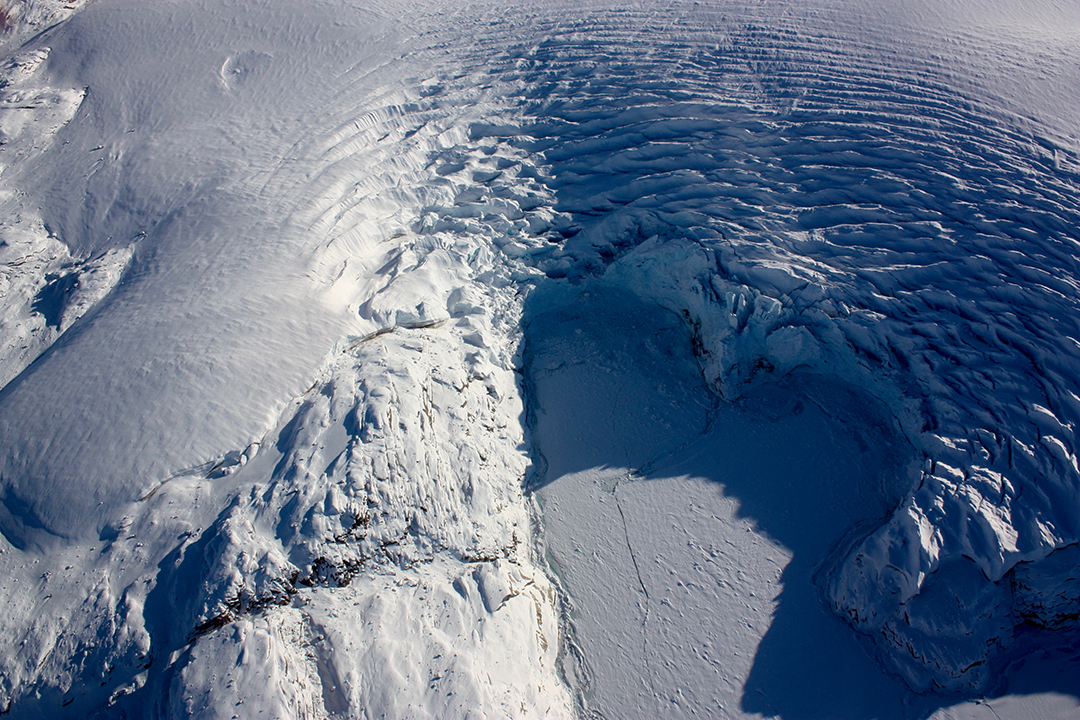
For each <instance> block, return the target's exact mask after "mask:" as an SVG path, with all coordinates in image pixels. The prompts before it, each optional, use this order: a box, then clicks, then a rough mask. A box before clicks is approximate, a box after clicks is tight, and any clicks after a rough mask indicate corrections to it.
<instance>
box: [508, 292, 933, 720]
mask: <svg viewBox="0 0 1080 720" xmlns="http://www.w3.org/2000/svg"><path fill="white" fill-rule="evenodd" d="M530 312H531V316H530V319H529V320H528V321H527V325H526V350H525V357H526V364H527V369H528V373H529V382H530V391H531V399H532V408H533V413H534V417H533V432H534V435H533V441H534V447H535V448H536V449H537V451H538V460H539V462H540V465H541V467H542V468H543V469H544V471H543V474H542V475H541V476H540V477H539V478H538V479H537V481H538V483H537V487H536V494H537V498H538V500H539V502H540V504H541V507H542V508H543V523H544V538H545V544H546V548H547V552H548V554H549V557H550V559H551V563H552V567H553V569H554V571H555V573H556V574H557V575H558V577H559V580H560V582H561V583H562V586H563V588H564V590H565V592H566V593H567V595H568V602H569V607H570V618H571V620H570V623H569V625H570V627H569V628H567V630H568V633H569V635H568V641H569V644H570V647H571V649H570V650H569V651H568V652H567V653H566V655H565V658H566V660H565V668H564V670H565V671H566V673H567V675H568V676H569V678H570V680H571V682H572V683H573V684H575V685H577V688H576V689H577V690H578V691H579V693H580V694H581V698H582V702H583V703H584V705H585V707H586V708H587V709H589V710H594V711H599V712H600V713H602V714H603V715H604V716H607V717H623V718H625V717H658V716H663V717H678V716H686V717H693V716H716V717H725V716H726V717H743V716H746V715H754V714H758V713H761V714H764V715H774V714H779V715H782V716H784V717H845V718H853V719H854V718H871V717H879V718H885V717H912V716H916V715H919V714H925V712H926V710H927V709H928V708H927V707H926V703H925V702H924V701H922V699H917V698H915V699H917V700H919V702H916V703H915V704H916V705H921V706H922V708H921V709H917V708H916V707H913V706H912V702H913V697H912V696H911V694H910V693H909V692H907V691H906V689H905V688H903V687H902V686H901V685H900V684H899V683H898V682H896V681H895V680H894V679H892V678H891V677H888V676H886V675H885V674H883V673H882V672H881V671H880V670H879V669H878V666H877V665H876V663H875V662H874V660H873V659H872V658H871V657H870V655H868V654H867V652H866V651H864V649H863V647H862V646H861V645H860V643H859V641H858V639H857V637H856V634H855V633H854V632H853V631H852V630H851V629H850V628H849V627H848V626H847V625H845V624H844V623H843V622H842V621H841V620H840V619H839V618H837V617H835V616H833V615H832V614H831V613H829V612H828V611H827V609H826V607H825V606H824V604H823V603H822V602H821V600H820V599H819V595H818V591H817V586H816V584H815V582H814V577H815V573H816V572H817V571H818V570H819V569H820V568H821V567H822V566H823V563H824V564H826V565H827V564H828V561H829V560H830V558H833V557H836V556H837V555H838V553H840V552H842V551H843V549H844V548H846V547H847V541H849V540H850V539H852V538H854V537H857V536H858V535H859V533H860V532H865V531H866V530H868V529H870V528H871V527H873V526H874V525H876V524H877V523H879V522H881V521H882V520H883V519H884V518H885V517H886V515H887V514H888V513H889V512H890V511H891V510H892V509H893V508H894V507H895V504H896V502H898V500H899V499H900V497H901V496H902V493H903V490H904V489H906V488H904V487H902V485H903V481H902V478H901V475H903V473H902V472H900V471H901V469H902V467H903V465H904V462H905V461H906V460H908V459H909V457H910V448H908V447H907V446H906V445H905V444H904V443H903V442H902V441H901V440H899V439H898V438H897V437H896V436H895V435H894V434H893V433H892V432H891V430H890V429H889V427H888V426H887V424H886V423H884V422H882V420H881V418H880V417H879V416H876V415H875V414H874V412H873V411H872V405H871V404H869V403H867V402H866V399H865V398H862V397H860V396H859V395H858V394H857V393H855V392H853V391H851V390H848V389H845V388H841V387H837V386H830V385H827V384H825V383H824V382H823V381H820V380H818V379H815V378H811V377H802V378H799V377H789V378H787V379H786V380H783V381H782V382H779V383H774V384H770V385H764V386H762V387H761V388H759V389H758V390H756V391H754V392H752V393H750V394H749V395H748V396H746V397H744V398H743V399H741V400H740V401H738V402H736V403H721V402H718V401H717V399H716V398H715V396H714V395H713V394H712V393H711V391H710V390H709V389H708V388H707V387H706V386H705V385H704V383H703V381H702V380H701V375H700V372H699V371H698V369H697V362H696V359H695V358H694V355H693V347H692V342H691V338H690V335H689V332H688V331H687V329H686V327H685V326H684V324H683V323H682V321H681V320H680V318H679V317H678V316H677V315H675V314H673V313H670V312H668V311H666V310H663V309H660V308H658V307H655V306H649V305H647V304H645V303H643V302H641V301H639V300H637V299H635V298H633V297H632V296H631V295H630V294H629V293H627V292H625V291H622V290H617V289H611V288H603V287H601V286H599V285H596V284H594V285H591V286H590V285H585V286H582V287H580V288H576V289H574V288H570V287H568V286H564V287H562V288H561V289H556V290H552V291H550V292H549V293H545V292H543V291H541V292H540V293H538V295H537V297H536V298H535V299H534V301H533V302H532V309H531V311H530Z"/></svg>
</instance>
